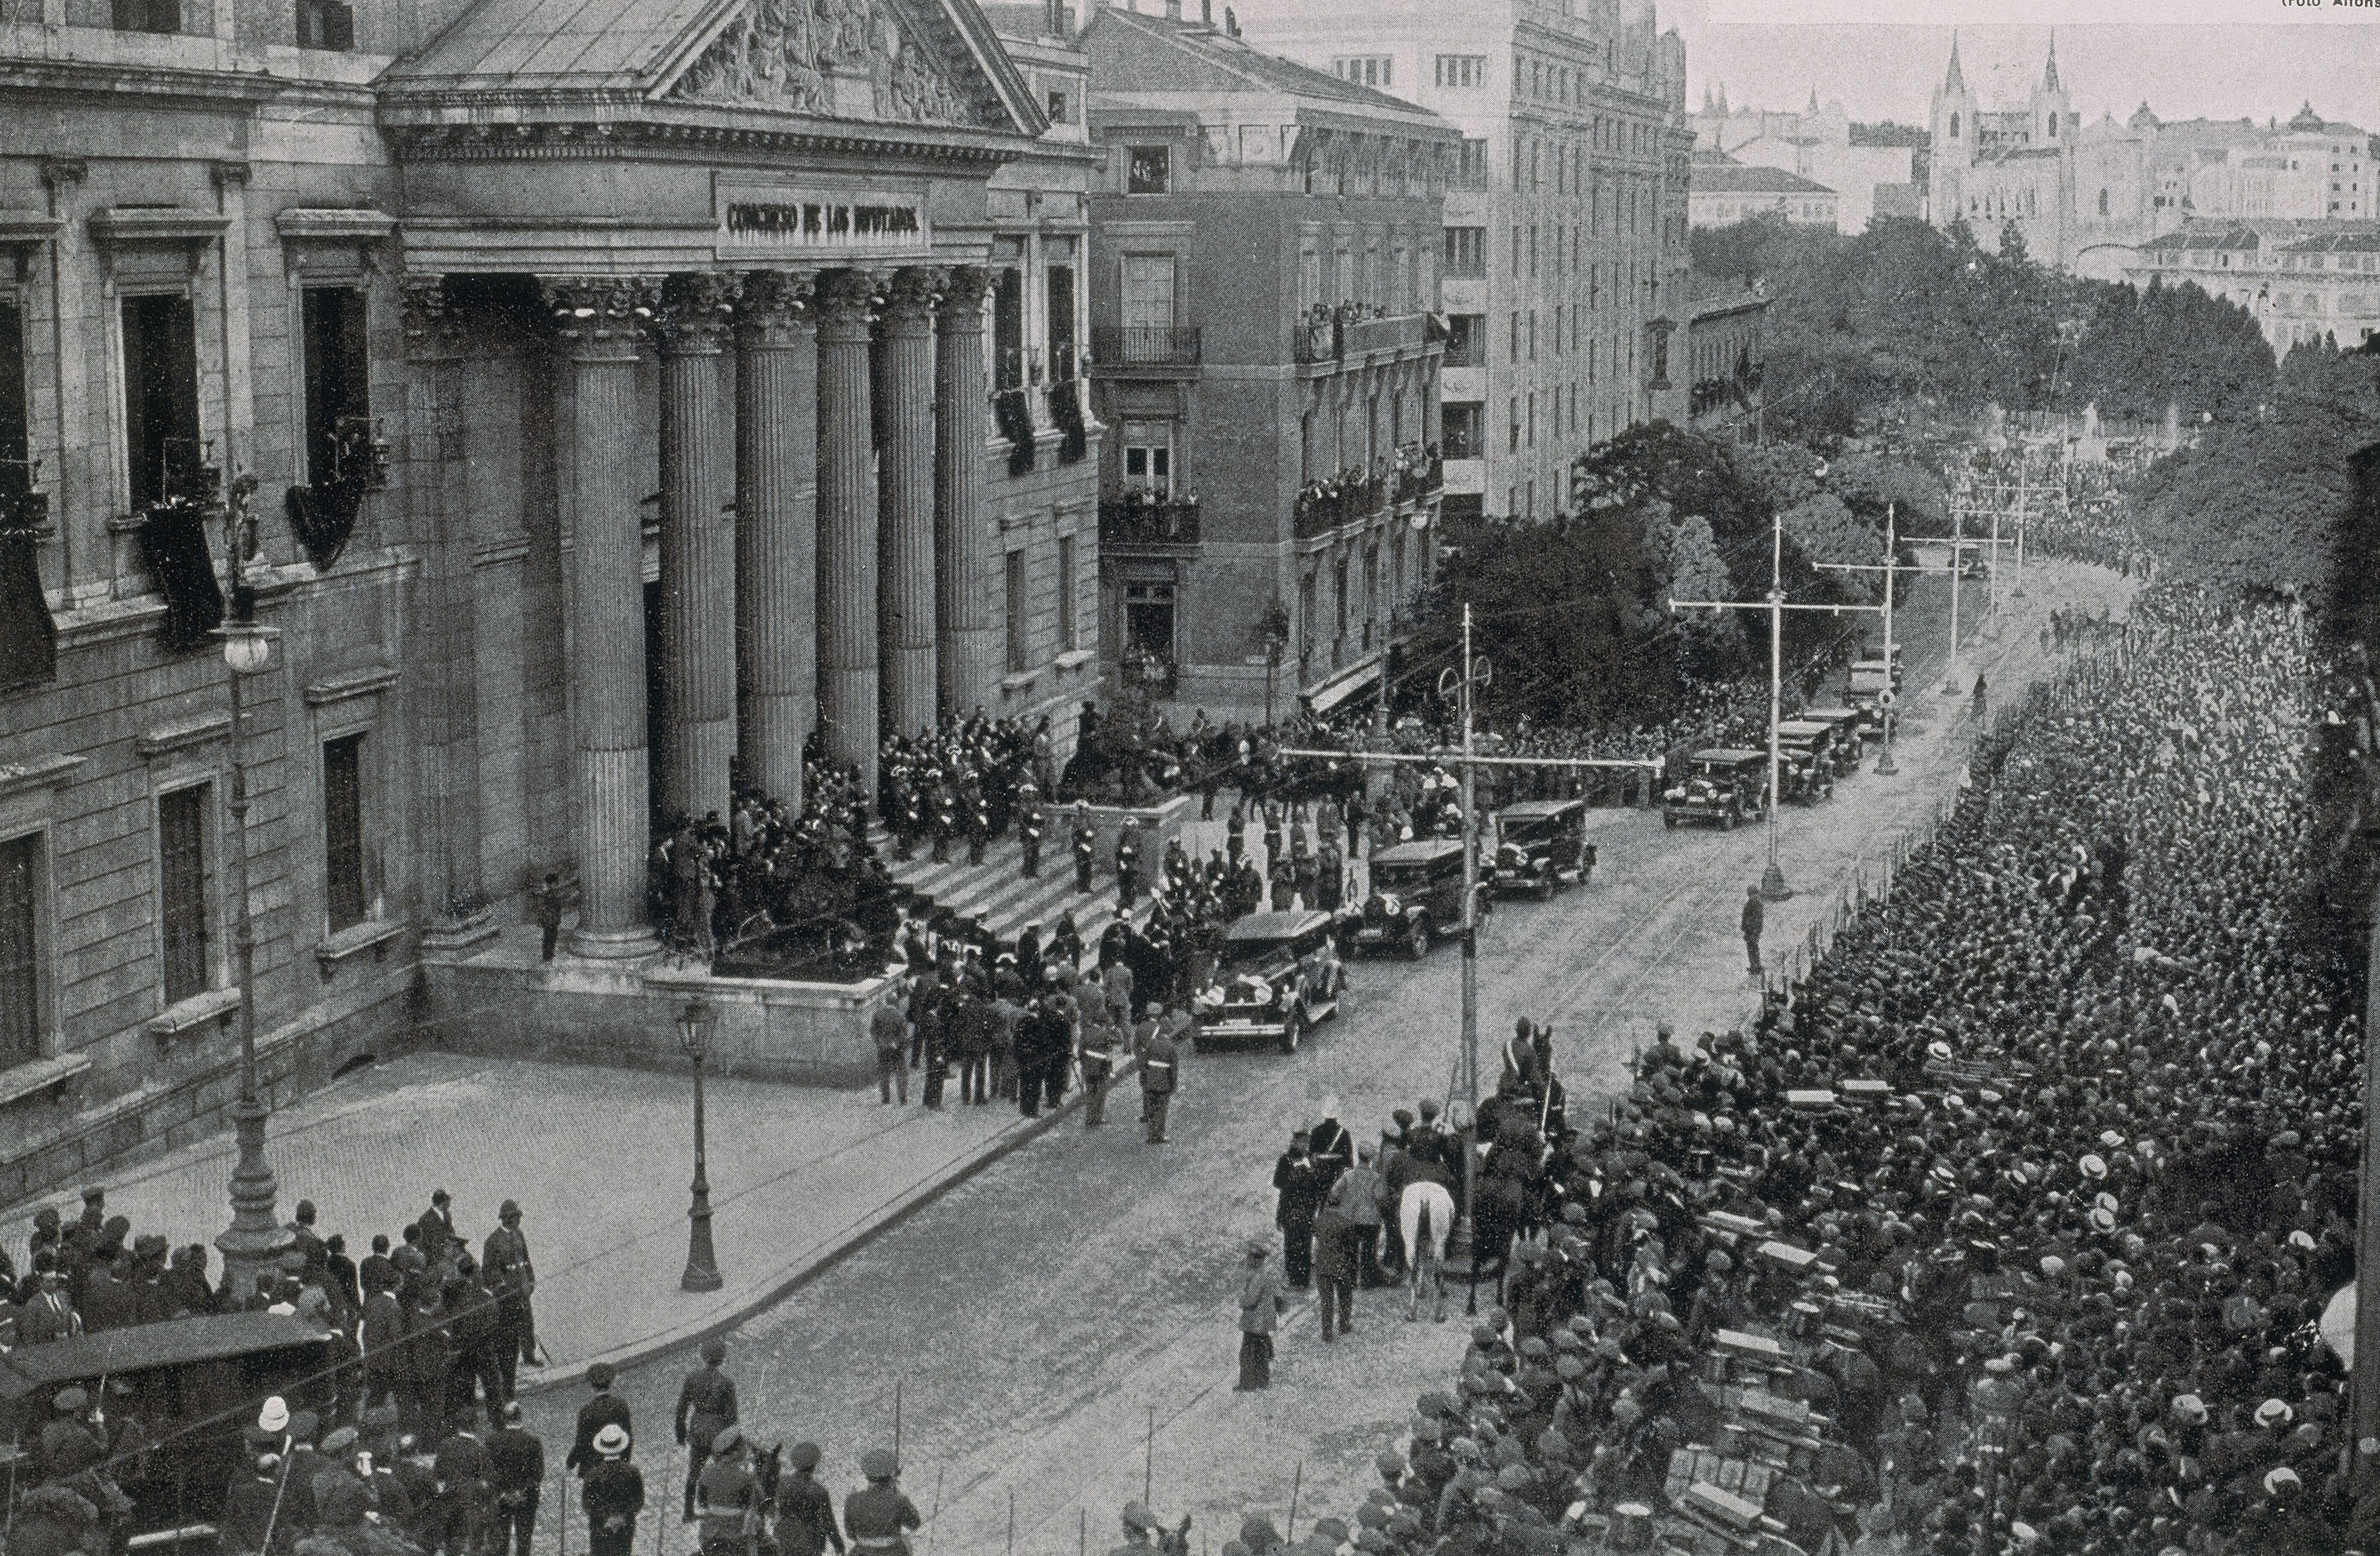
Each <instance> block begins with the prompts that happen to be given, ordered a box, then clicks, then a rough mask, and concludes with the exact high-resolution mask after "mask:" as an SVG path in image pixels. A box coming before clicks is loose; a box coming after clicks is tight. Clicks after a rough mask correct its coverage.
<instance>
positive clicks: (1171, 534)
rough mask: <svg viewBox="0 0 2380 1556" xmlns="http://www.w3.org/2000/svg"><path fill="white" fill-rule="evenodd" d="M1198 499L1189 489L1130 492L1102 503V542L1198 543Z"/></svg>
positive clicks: (1136, 543) (1115, 544) (1180, 544)
mask: <svg viewBox="0 0 2380 1556" xmlns="http://www.w3.org/2000/svg"><path fill="white" fill-rule="evenodd" d="M1197 543H1198V499H1197V498H1196V497H1195V496H1192V495H1189V494H1187V493H1176V494H1174V495H1172V496H1170V497H1160V496H1158V495H1157V494H1156V493H1154V492H1125V493H1124V494H1123V496H1122V497H1118V498H1113V499H1111V500H1109V501H1105V502H1102V503H1101V504H1099V544H1100V545H1102V546H1195V545H1196V544H1197Z"/></svg>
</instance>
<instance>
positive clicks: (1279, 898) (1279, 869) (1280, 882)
mask: <svg viewBox="0 0 2380 1556" xmlns="http://www.w3.org/2000/svg"><path fill="white" fill-rule="evenodd" d="M1269 857H1270V858H1271V860H1272V866H1271V873H1272V910H1273V911H1274V912H1275V913H1286V912H1288V911H1289V901H1290V897H1291V895H1292V894H1293V893H1295V892H1296V890H1297V875H1296V871H1295V869H1294V867H1293V866H1292V865H1291V863H1290V862H1289V860H1288V859H1286V858H1284V857H1281V855H1279V854H1274V855H1271V856H1269Z"/></svg>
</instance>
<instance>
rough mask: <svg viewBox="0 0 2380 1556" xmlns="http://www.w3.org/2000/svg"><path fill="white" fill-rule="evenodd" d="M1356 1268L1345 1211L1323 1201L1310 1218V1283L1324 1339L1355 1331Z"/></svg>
mask: <svg viewBox="0 0 2380 1556" xmlns="http://www.w3.org/2000/svg"><path fill="white" fill-rule="evenodd" d="M1356 1272H1357V1258H1356V1253H1355V1228H1354V1224H1353V1223H1352V1222H1349V1221H1348V1220H1347V1215H1346V1212H1345V1211H1343V1210H1340V1209H1339V1207H1338V1206H1336V1205H1325V1206H1323V1207H1322V1210H1321V1213H1320V1214H1318V1215H1317V1216H1316V1217H1315V1218H1314V1285H1315V1306H1316V1307H1318V1308H1319V1309H1320V1311H1321V1314H1322V1338H1323V1339H1324V1340H1326V1341H1328V1340H1333V1339H1336V1338H1337V1337H1338V1336H1339V1335H1342V1334H1353V1333H1354V1331H1355V1276H1356Z"/></svg>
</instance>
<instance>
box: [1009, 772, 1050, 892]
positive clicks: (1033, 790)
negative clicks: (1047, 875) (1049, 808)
mask: <svg viewBox="0 0 2380 1556" xmlns="http://www.w3.org/2000/svg"><path fill="white" fill-rule="evenodd" d="M1016 808H1017V821H1016V840H1017V841H1018V842H1019V843H1021V844H1023V845H1024V847H1025V879H1026V880H1027V881H1036V880H1038V879H1039V878H1040V875H1041V829H1042V827H1043V826H1044V824H1045V822H1044V819H1043V817H1042V815H1041V790H1040V789H1039V787H1038V786H1037V785H1036V784H1034V783H1033V781H1032V780H1031V779H1029V778H1028V779H1026V781H1025V783H1024V784H1022V785H1020V786H1019V787H1018V789H1017V791H1016Z"/></svg>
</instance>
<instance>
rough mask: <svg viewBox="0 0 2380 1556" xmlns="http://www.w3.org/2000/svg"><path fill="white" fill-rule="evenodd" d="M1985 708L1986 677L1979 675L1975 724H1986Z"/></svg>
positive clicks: (1976, 685) (1976, 687) (1977, 676)
mask: <svg viewBox="0 0 2380 1556" xmlns="http://www.w3.org/2000/svg"><path fill="white" fill-rule="evenodd" d="M1985 706H1986V701H1985V690H1984V677H1983V676H1982V675H1980V674H1978V675H1976V676H1975V722H1976V723H1983V722H1984V710H1985Z"/></svg>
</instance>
